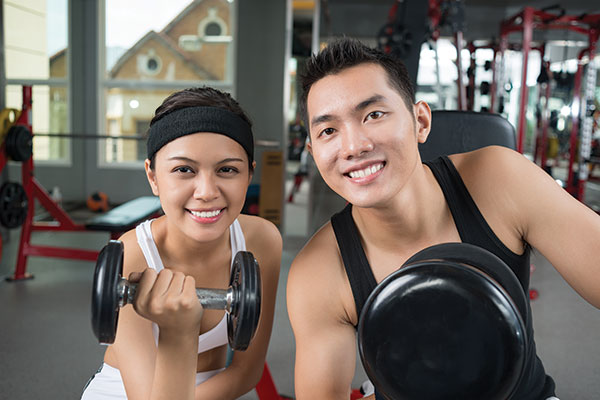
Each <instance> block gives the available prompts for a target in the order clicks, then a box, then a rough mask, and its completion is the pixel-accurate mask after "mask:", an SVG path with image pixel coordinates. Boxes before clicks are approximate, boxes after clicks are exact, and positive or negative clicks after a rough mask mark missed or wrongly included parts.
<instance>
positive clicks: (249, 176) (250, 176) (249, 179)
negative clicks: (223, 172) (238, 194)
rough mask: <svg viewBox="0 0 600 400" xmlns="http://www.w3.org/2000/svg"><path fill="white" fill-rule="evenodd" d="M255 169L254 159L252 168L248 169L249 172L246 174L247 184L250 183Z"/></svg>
mask: <svg viewBox="0 0 600 400" xmlns="http://www.w3.org/2000/svg"><path fill="white" fill-rule="evenodd" d="M255 169H256V161H252V169H251V170H250V173H249V174H248V185H250V182H252V177H253V176H254V170H255Z"/></svg>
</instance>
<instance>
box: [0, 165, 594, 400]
mask: <svg viewBox="0 0 600 400" xmlns="http://www.w3.org/2000/svg"><path fill="white" fill-rule="evenodd" d="M289 170H290V168H289V167H288V171H289ZM286 188H287V189H288V190H287V191H286V193H289V189H290V188H291V181H289V182H288V183H287V185H286ZM597 192H599V193H600V191H597ZM308 197H309V195H308V184H307V183H304V184H303V185H302V186H301V189H300V192H299V193H297V194H296V195H295V197H294V202H293V203H288V204H287V209H286V213H285V215H286V221H285V232H287V234H286V235H285V237H284V241H283V243H284V249H283V259H282V263H281V275H280V286H279V290H278V293H277V307H276V315H275V324H274V327H273V334H272V337H271V344H270V347H269V352H268V354H267V363H268V365H269V368H270V370H271V374H272V375H273V379H274V381H275V384H276V386H277V389H278V391H279V392H280V393H281V394H283V395H287V396H293V394H294V375H293V366H294V337H293V334H292V330H291V327H290V323H289V319H288V316H287V311H286V301H285V285H286V281H287V276H288V271H289V267H290V264H291V262H292V260H293V258H294V256H295V255H296V253H297V252H298V251H299V250H300V249H301V248H302V246H303V245H304V243H305V242H306V240H307V239H308V237H307V235H306V232H307V231H308V228H307V226H308V225H307V220H308V218H307V216H308V214H307V203H308ZM107 240H108V237H107V234H105V233H95V232H89V233H85V234H81V233H62V234H58V233H57V234H52V233H48V232H38V233H35V234H34V242H35V243H40V244H47V245H53V244H54V245H59V246H65V245H66V246H70V247H80V248H89V249H99V248H101V247H102V246H103V245H104V244H106V242H107ZM18 243H19V231H18V230H13V231H11V232H9V234H8V236H7V237H5V238H4V242H3V252H2V259H1V261H0V276H2V277H4V276H7V275H9V274H11V273H12V272H13V270H14V264H15V259H16V253H17V248H18ZM532 264H533V265H534V266H535V271H534V272H533V273H532V276H531V288H532V289H536V290H537V291H538V292H539V297H538V298H537V299H536V300H534V301H532V309H533V319H534V329H535V338H536V343H537V349H538V355H539V356H540V358H541V359H542V361H543V362H544V365H545V368H546V371H547V373H548V374H550V375H551V376H552V377H553V378H554V380H555V381H556V383H557V395H558V396H559V397H560V398H561V400H568V399H577V400H597V399H598V398H600V346H599V343H600V312H599V311H598V310H597V309H595V308H594V307H592V306H591V305H590V304H588V303H587V302H585V301H584V300H583V299H581V298H580V297H579V295H578V294H577V293H576V292H575V291H574V290H573V289H571V287H570V286H569V285H568V284H567V283H566V282H565V281H564V280H563V279H562V278H561V276H560V275H559V274H558V273H557V272H556V270H555V269H554V268H553V267H552V266H551V265H550V263H549V262H548V261H546V260H545V259H544V258H543V257H542V256H541V255H539V254H535V253H534V255H533V257H532ZM93 269H94V263H92V262H82V261H73V260H63V259H50V258H36V257H32V258H30V260H29V262H28V266H27V271H28V272H30V273H32V274H33V275H34V279H31V280H26V281H20V282H6V281H5V280H4V279H2V280H0V359H1V360H2V361H1V362H0V393H1V395H0V397H1V398H5V399H17V400H18V399H41V398H46V399H77V398H79V397H80V395H81V391H82V389H83V387H84V385H85V383H86V381H87V380H88V379H89V377H90V376H91V375H92V374H93V373H94V372H95V371H96V369H97V368H98V367H99V366H100V363H101V362H102V357H103V353H104V348H103V347H102V346H100V345H98V343H97V341H96V339H95V337H94V335H93V333H92V330H91V326H90V298H91V285H92V276H93ZM307 295H309V294H307ZM365 379H366V378H365V374H364V372H363V371H362V368H361V367H360V365H357V374H356V377H355V379H354V382H353V386H354V387H358V386H359V385H360V383H361V382H363V381H364V380H365ZM242 398H243V399H257V396H256V394H255V392H254V391H252V392H250V393H248V394H247V395H245V396H243V397H242Z"/></svg>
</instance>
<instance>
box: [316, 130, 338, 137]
mask: <svg viewBox="0 0 600 400" xmlns="http://www.w3.org/2000/svg"><path fill="white" fill-rule="evenodd" d="M334 131H335V130H334V129H333V128H325V129H323V130H322V131H321V134H320V135H319V136H321V135H326V136H329V135H331V134H332V133H333V132H334Z"/></svg>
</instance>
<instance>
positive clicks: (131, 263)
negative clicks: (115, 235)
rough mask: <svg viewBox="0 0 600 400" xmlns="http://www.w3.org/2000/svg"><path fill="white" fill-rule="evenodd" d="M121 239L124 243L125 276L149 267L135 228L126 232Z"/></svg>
mask: <svg viewBox="0 0 600 400" xmlns="http://www.w3.org/2000/svg"><path fill="white" fill-rule="evenodd" d="M119 241H121V242H122V243H123V276H125V277H126V276H128V275H129V274H130V273H131V272H139V271H143V270H144V269H146V268H148V265H147V264H146V258H145V257H144V253H142V249H141V248H140V246H139V245H138V240H137V234H136V230H135V229H132V230H130V231H127V232H126V233H124V234H123V235H122V236H121V237H120V238H119Z"/></svg>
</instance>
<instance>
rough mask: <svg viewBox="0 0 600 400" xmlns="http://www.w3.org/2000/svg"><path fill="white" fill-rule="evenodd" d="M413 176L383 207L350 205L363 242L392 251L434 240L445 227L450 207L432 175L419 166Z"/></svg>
mask: <svg viewBox="0 0 600 400" xmlns="http://www.w3.org/2000/svg"><path fill="white" fill-rule="evenodd" d="M417 168H421V169H422V170H420V171H418V172H417V171H415V172H416V173H415V175H414V179H412V180H411V182H409V183H408V184H407V186H406V187H404V188H403V189H402V190H401V191H400V192H399V193H398V194H397V195H396V196H395V198H394V199H392V201H391V202H390V203H389V204H388V205H386V206H383V207H372V208H361V207H355V206H353V209H352V215H353V218H354V221H355V222H356V226H357V228H358V230H359V232H360V234H361V237H362V239H363V241H364V242H365V244H367V245H372V246H374V247H376V248H378V249H382V250H384V251H385V250H389V251H394V252H400V253H402V252H403V249H406V251H412V249H414V248H416V247H420V246H421V245H423V246H425V245H428V244H429V243H431V242H436V241H437V240H438V237H439V236H440V234H442V232H445V231H446V230H447V227H448V217H450V218H451V215H449V210H448V207H447V204H446V200H445V198H444V195H443V193H442V191H441V188H440V186H439V185H438V183H437V181H436V179H435V177H434V176H433V174H432V173H431V171H430V170H429V168H426V167H424V166H418V167H417Z"/></svg>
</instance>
